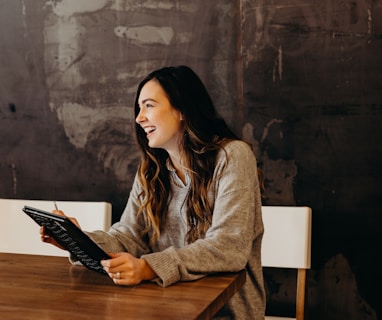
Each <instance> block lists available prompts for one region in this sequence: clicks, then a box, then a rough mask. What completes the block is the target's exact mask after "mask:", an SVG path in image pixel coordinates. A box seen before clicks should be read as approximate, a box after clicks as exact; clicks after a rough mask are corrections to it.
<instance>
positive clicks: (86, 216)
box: [0, 199, 111, 256]
mask: <svg viewBox="0 0 382 320" xmlns="http://www.w3.org/2000/svg"><path fill="white" fill-rule="evenodd" d="M56 203H57V206H58V208H59V209H60V210H62V211H63V212H65V214H66V215H68V216H71V217H75V218H76V219H77V220H78V222H79V223H80V225H81V228H82V229H83V230H87V231H93V230H104V231H106V230H108V229H109V228H110V225H111V204H110V203H108V202H87V201H57V202H56ZM25 205H27V206H30V207H34V208H38V209H42V210H45V211H48V212H52V210H54V204H53V201H48V200H21V199H17V200H15V199H0V221H1V223H0V252H9V253H24V254H39V255H50V256H68V252H67V251H64V250H61V249H58V248H56V247H54V246H52V245H50V244H47V243H43V242H42V241H41V238H40V234H39V229H40V227H39V226H38V225H37V224H36V223H35V222H34V221H33V220H32V219H31V218H30V217H28V216H27V215H26V214H25V213H24V212H23V211H22V209H23V207H24V206H25Z"/></svg>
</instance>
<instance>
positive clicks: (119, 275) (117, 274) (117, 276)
mask: <svg viewBox="0 0 382 320" xmlns="http://www.w3.org/2000/svg"><path fill="white" fill-rule="evenodd" d="M115 278H116V279H121V273H120V272H119V271H118V272H117V273H116V274H115Z"/></svg>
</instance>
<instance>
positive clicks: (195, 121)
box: [135, 66, 238, 244]
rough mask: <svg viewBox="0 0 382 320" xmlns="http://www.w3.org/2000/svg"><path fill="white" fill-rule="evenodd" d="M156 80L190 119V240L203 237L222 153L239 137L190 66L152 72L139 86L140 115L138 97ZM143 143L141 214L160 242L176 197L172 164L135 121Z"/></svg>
mask: <svg viewBox="0 0 382 320" xmlns="http://www.w3.org/2000/svg"><path fill="white" fill-rule="evenodd" d="M153 79H155V80H156V81H158V83H159V84H160V85H161V86H162V88H163V90H164V91H165V93H166V95H167V98H168V99H169V102H170V103H171V105H172V106H173V107H174V108H175V109H178V110H179V111H180V112H181V113H182V115H183V118H184V127H183V130H184V134H183V141H181V148H182V151H181V152H182V159H183V160H184V162H185V165H186V167H187V171H188V175H189V177H190V180H191V187H190V191H189V194H188V197H187V200H186V201H187V219H188V227H189V228H188V230H189V231H188V234H187V241H188V242H189V243H192V242H194V241H195V240H196V239H198V238H202V237H203V236H204V234H205V232H206V231H207V229H208V228H209V227H210V225H211V221H212V213H213V209H214V204H213V203H211V202H210V201H209V200H208V193H209V190H210V188H211V183H212V175H213V173H214V169H215V162H216V157H217V153H218V152H219V150H221V149H222V148H223V147H224V145H225V144H226V143H227V142H228V141H231V140H235V139H238V137H237V136H236V135H235V134H234V133H233V132H232V131H231V130H230V129H229V127H228V126H227V124H226V122H225V121H224V120H223V119H222V118H221V117H219V115H218V114H217V112H216V109H215V107H214V105H213V103H212V100H211V98H210V96H209V94H208V92H207V90H206V88H205V86H204V85H203V83H202V81H201V80H200V78H199V77H198V76H197V75H196V74H195V73H194V72H193V71H192V70H191V69H190V68H189V67H186V66H178V67H166V68H162V69H159V70H156V71H154V72H152V73H150V74H149V75H148V76H147V77H146V78H145V79H143V80H142V82H141V83H140V84H139V85H138V89H137V94H136V98H135V116H136V117H137V115H138V113H139V104H138V99H139V95H140V92H141V90H142V87H143V86H144V85H145V84H146V83H147V82H148V81H150V80H153ZM135 131H136V137H137V140H138V144H139V146H140V148H141V149H142V151H143V155H142V159H141V163H140V165H139V169H138V178H139V181H140V183H141V185H142V188H143V191H142V193H141V194H140V195H139V201H140V214H143V215H144V219H145V223H146V229H145V234H146V235H148V234H150V243H152V244H153V243H155V242H156V241H157V240H158V238H159V237H160V234H161V226H162V225H163V222H164V221H165V219H166V214H167V207H168V199H169V197H170V196H171V195H170V192H171V188H170V174H169V171H168V169H167V166H166V162H167V161H168V158H169V155H168V153H167V151H165V150H164V149H159V148H150V147H149V146H148V140H147V138H146V133H145V132H144V130H143V129H142V128H141V126H140V125H138V124H136V125H135Z"/></svg>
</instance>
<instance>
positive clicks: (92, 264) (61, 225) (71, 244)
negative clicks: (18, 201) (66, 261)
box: [23, 206, 110, 273]
mask: <svg viewBox="0 0 382 320" xmlns="http://www.w3.org/2000/svg"><path fill="white" fill-rule="evenodd" d="M23 211H24V212H25V213H26V214H27V215H28V216H30V217H31V218H32V219H33V220H34V221H35V222H36V223H38V224H39V225H40V226H44V228H45V231H46V233H47V234H49V235H50V236H51V237H52V238H54V239H55V240H56V241H57V242H58V243H59V244H60V245H61V246H63V247H64V248H65V249H66V250H68V251H69V252H70V253H71V254H73V255H74V256H75V257H76V258H77V259H78V260H79V261H81V263H82V264H83V265H84V266H85V267H87V268H89V269H91V270H94V271H97V272H100V273H106V272H105V270H104V269H103V267H102V266H101V263H100V262H101V260H103V259H110V256H109V255H108V254H107V253H106V252H104V251H103V250H102V249H101V248H100V247H99V246H98V245H97V244H96V243H95V242H94V241H93V240H92V239H90V238H89V237H88V235H86V234H85V233H84V232H83V231H82V230H81V229H80V228H78V227H77V226H76V225H75V224H74V223H73V222H72V221H71V220H70V219H69V218H67V217H63V216H60V215H57V214H54V213H51V212H47V211H43V210H40V209H36V208H32V207H29V206H24V208H23Z"/></svg>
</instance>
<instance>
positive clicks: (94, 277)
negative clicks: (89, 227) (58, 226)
mask: <svg viewBox="0 0 382 320" xmlns="http://www.w3.org/2000/svg"><path fill="white" fill-rule="evenodd" d="M244 282H245V271H241V272H239V273H234V274H219V275H213V276H208V277H206V278H203V279H201V280H198V281H193V282H179V283H176V284H174V285H172V286H170V287H167V288H162V287H160V286H158V285H157V284H154V283H149V282H147V283H142V284H139V285H136V286H131V287H126V286H117V285H115V284H114V283H113V281H112V280H111V279H110V278H109V277H108V276H106V275H102V274H99V273H97V272H94V271H91V270H88V269H86V268H85V267H82V266H72V265H70V264H69V262H68V260H67V258H65V257H52V256H37V255H24V254H10V253H0V318H1V319H7V320H12V319H17V320H19V319H28V320H33V319H39V320H43V319H54V320H60V319H65V320H67V319H76V320H81V319H113V320H118V319H181V320H187V319H210V318H211V317H213V315H214V314H215V313H216V312H217V311H218V310H219V309H220V308H221V307H222V306H223V305H224V304H225V303H226V302H227V301H228V300H229V299H230V298H231V297H232V295H233V294H234V293H235V292H236V291H237V290H238V289H239V288H240V287H241V286H242V285H243V284H244Z"/></svg>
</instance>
